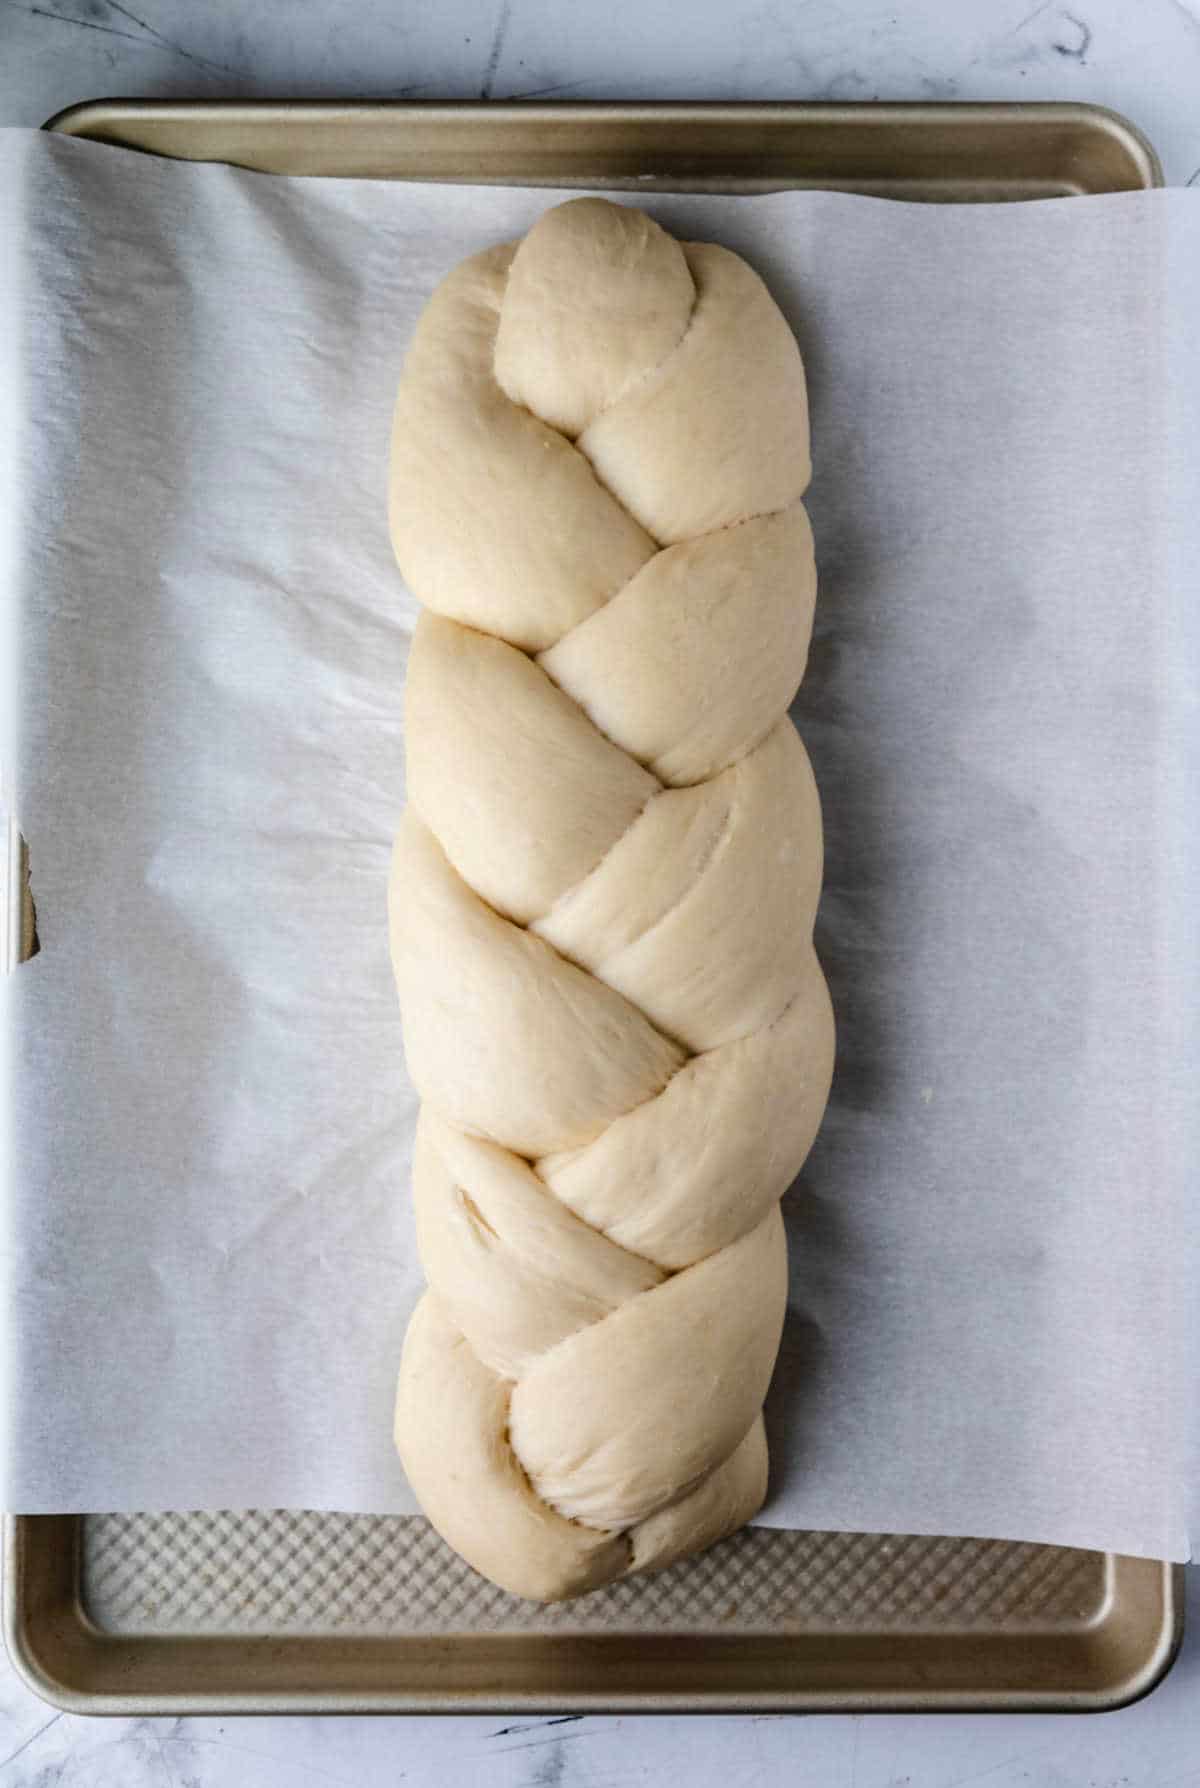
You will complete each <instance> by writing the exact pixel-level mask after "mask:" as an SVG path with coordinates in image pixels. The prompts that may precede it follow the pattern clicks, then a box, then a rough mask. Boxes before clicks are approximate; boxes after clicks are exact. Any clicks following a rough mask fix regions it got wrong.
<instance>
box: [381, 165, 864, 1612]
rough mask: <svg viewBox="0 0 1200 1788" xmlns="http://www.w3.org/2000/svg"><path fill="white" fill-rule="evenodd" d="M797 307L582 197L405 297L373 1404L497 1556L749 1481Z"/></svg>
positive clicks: (494, 1568) (452, 1520) (708, 1533)
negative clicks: (402, 1259)
mask: <svg viewBox="0 0 1200 1788" xmlns="http://www.w3.org/2000/svg"><path fill="white" fill-rule="evenodd" d="M808 480H809V447H808V412H807V403H806V397H805V386H804V372H803V367H802V365H801V361H800V355H799V352H798V350H797V347H796V343H795V341H794V339H793V337H792V335H791V332H790V331H789V329H788V327H787V325H786V323H785V322H784V320H783V318H782V316H781V315H780V313H779V311H778V310H777V308H776V306H775V304H774V303H773V301H772V299H771V297H770V294H769V293H768V292H767V290H766V288H765V286H764V285H763V283H762V281H761V280H760V279H759V278H758V276H757V274H755V273H754V272H753V271H752V269H751V268H749V267H748V266H747V265H746V264H745V263H744V262H743V261H741V260H739V259H738V258H737V257H736V256H735V255H732V254H730V253H728V252H727V251H726V250H724V249H721V248H719V247H716V246H715V245H712V244H708V243H686V244H684V243H678V242H676V241H675V240H674V239H673V238H672V237H670V236H668V235H667V234H666V233H665V232H664V231H662V230H661V229H659V227H658V226H657V225H656V224H654V223H653V222H651V221H650V219H648V218H647V217H646V216H644V215H643V214H642V213H641V212H639V211H637V210H635V209H633V208H632V207H628V206H620V205H615V204H610V203H607V202H605V201H602V200H595V199H582V200H576V201H572V202H571V203H569V204H566V205H562V206H559V207H557V208H556V209H554V210H552V211H549V212H547V213H546V214H545V215H544V216H543V217H542V218H541V220H540V221H539V222H538V223H537V224H536V225H535V226H534V228H533V229H532V230H531V231H530V233H529V234H528V236H526V237H525V238H524V240H523V241H522V242H520V243H517V244H506V245H503V246H501V247H498V248H493V249H488V250H486V251H484V252H483V253H482V254H479V255H477V256H475V257H473V258H472V259H471V260H469V261H466V262H465V263H463V265H461V266H460V267H458V268H456V269H455V271H454V272H453V273H452V274H451V275H450V276H449V277H448V278H447V279H446V280H444V281H443V283H442V285H441V286H440V287H439V288H438V290H437V291H436V292H435V293H434V295H433V297H432V298H431V300H430V302H429V304H428V306H427V308H426V310H425V312H424V314H423V316H422V319H421V322H420V324H419V325H418V328H417V331H416V334H415V337H414V340H413V342H412V345H411V347H410V349H409V353H408V358H407V361H406V363H405V368H404V374H403V377H402V380H401V386H400V392H399V398H398V401H397V406H396V418H395V429H394V434H393V447H392V468H391V484H390V516H391V526H392V536H393V541H394V544H395V548H396V554H397V558H398V561H399V564H400V567H401V569H402V571H403V573H404V575H405V577H406V578H407V579H408V581H409V584H410V586H411V588H412V589H413V591H414V593H415V594H416V595H417V597H418V598H419V600H420V601H421V602H422V604H423V605H424V610H425V612H424V613H423V615H422V618H421V621H420V623H419V625H418V627H417V631H416V636H415V638H414V642H413V649H412V655H411V659H410V669H409V678H408V687H407V694H406V704H407V706H406V729H407V738H408V753H409V809H408V812H407V813H406V815H405V818H404V821H403V824H402V826H401V828H400V832H399V836H398V838H397V842H396V849H395V852H394V856H393V871H392V877H391V883H390V887H389V911H390V922H391V938H392V959H393V964H394V967H395V972H396V980H397V985H398V988H399V992H400V998H401V1006H402V1012H403V1018H404V1034H405V1049H406V1054H407V1058H408V1063H409V1069H410V1072H411V1074H412V1077H413V1080H414V1083H415V1084H416V1086H417V1089H418V1091H419V1092H420V1094H421V1098H422V1102H423V1111H422V1119H421V1126H420V1131H419V1135H418V1140H417V1148H416V1154H415V1161H414V1196H415V1201H416V1215H417V1232H418V1241H419V1245H420V1250H421V1258H422V1262H423V1264H424V1267H425V1270H426V1275H427V1278H428V1281H429V1290H428V1292H427V1293H426V1295H425V1297H424V1298H423V1299H422V1301H421V1303H420V1305H419V1306H418V1309H417V1312H416V1314H415V1315H414V1317H413V1320H412V1323H411V1325H410V1327H409V1332H408V1336H407V1339H406V1341H405V1346H404V1354H403V1360H402V1363H401V1371H400V1383H399V1391H398V1396H397V1406H396V1441H397V1446H398V1448H399V1451H400V1454H401V1457H402V1460H403V1463H404V1466H405V1469H406V1471H407V1473H408V1476H409V1479H410V1481H411V1483H412V1485H413V1488H414V1490H415V1491H416V1494H417V1496H418V1497H419V1498H420V1501H421V1504H422V1506H423V1508H424V1509H425V1511H426V1513H427V1514H428V1515H429V1518H430V1519H431V1521H432V1522H433V1523H434V1525H435V1526H436V1527H437V1528H438V1530H439V1532H440V1533H441V1534H442V1535H443V1537H444V1538H445V1539H447V1540H448V1541H449V1543H450V1544H451V1545H452V1546H454V1547H455V1548H456V1549H457V1550H458V1551H459V1552H460V1553H461V1554H462V1555H463V1557H465V1558H466V1559H467V1560H468V1561H469V1562H470V1563H471V1564H472V1565H474V1566H475V1568H476V1569H477V1570H480V1571H482V1572H483V1573H484V1574H485V1575H487V1576H488V1577H490V1578H492V1580H493V1581H495V1582H496V1583H499V1584H501V1585H502V1586H503V1587H505V1588H507V1589H510V1590H512V1591H514V1592H515V1593H517V1594H520V1595H524V1596H529V1597H534V1598H538V1599H543V1600H551V1599H557V1598H561V1597H564V1596H569V1595H574V1594H578V1593H580V1592H582V1591H584V1590H587V1589H590V1588H594V1587H596V1586H598V1585H600V1584H603V1583H607V1582H610V1581H612V1580H613V1579H614V1578H615V1577H618V1576H622V1575H624V1574H625V1573H626V1572H628V1571H631V1570H632V1571H636V1570H647V1569H653V1568H657V1567H660V1566H662V1565H665V1564H668V1563H670V1562H671V1561H672V1560H674V1559H676V1558H678V1557H680V1556H682V1555H684V1554H686V1553H688V1552H692V1551H696V1550H698V1549H699V1548H701V1547H703V1546H706V1545H709V1544H711V1543H712V1542H713V1541H714V1540H717V1539H719V1538H721V1537H723V1536H724V1535H725V1534H728V1533H730V1532H732V1531H733V1530H734V1529H735V1528H737V1527H739V1526H741V1525H742V1524H743V1523H744V1522H745V1521H747V1520H749V1519H750V1517H751V1516H752V1515H753V1514H754V1513H755V1511H756V1510H757V1508H758V1507H759V1505H760V1504H761V1502H762V1499H763V1496H764V1495H765V1491H766V1480H767V1451H766V1439H765V1434H764V1430H763V1424H762V1414H761V1411H762V1403H763V1398H764V1396H765V1394H766V1390H767V1385H768V1382H769V1380H770V1376H771V1371H772V1368H773V1365H774V1361H775V1356H776V1353H777V1351H778V1347H779V1340H780V1334H781V1330H782V1325H783V1318H784V1310H785V1306H786V1295H787V1259H786V1244H785V1240H784V1231H783V1223H782V1220H781V1217H780V1213H779V1199H780V1197H781V1196H782V1194H783V1192H784V1191H785V1190H786V1188H787V1186H788V1184H789V1183H790V1181H791V1180H792V1178H793V1177H794V1176H795V1174H796V1172H797V1171H798V1169H799V1167H800V1165H801V1164H802V1162H803V1159H804V1157H805V1155H806V1154H807V1152H808V1149H809V1147H810V1146H811V1143H812V1141H813V1138H814V1136H815V1134H816V1130H817V1126H818V1125H819V1123H820V1120H821V1115H822V1112H823V1110H824V1105H825V1100H826V1096H827V1093H828V1088H829V1080H830V1075H831V1072H832V1060H833V1017H832V1012H831V1008H830V1004H829V997H828V993H827V991H826V987H825V982H824V978H823V976H822V974H821V970H820V967H819V964H818V962H817V959H816V955H815V953H814V951H813V946H812V928H813V921H814V918H815V913H816V906H817V900H818V897H819V894H820V885H821V867H822V842H821V812H820V803H819V800H818V796H817V790H816V785H815V783H814V780H813V775H812V770H811V767H810V765H809V762H808V757H807V755H806V753H805V751H804V747H803V745H802V744H801V742H800V739H799V736H798V735H797V733H796V732H795V729H794V728H793V726H792V724H791V722H790V720H789V719H788V718H787V707H788V704H789V702H790V700H791V697H792V695H793V694H794V692H795V689H796V686H797V684H798V683H799V681H800V679H801V677H802V676H803V672H804V664H805V658H806V655H807V650H808V640H809V634H810V631H811V625H812V613H813V604H814V600H815V595H816V572H815V567H814V561H813V548H812V535H811V531H810V529H809V525H808V520H807V517H806V515H805V512H804V507H803V503H802V501H801V499H802V497H803V493H804V490H805V488H806V486H807V484H808Z"/></svg>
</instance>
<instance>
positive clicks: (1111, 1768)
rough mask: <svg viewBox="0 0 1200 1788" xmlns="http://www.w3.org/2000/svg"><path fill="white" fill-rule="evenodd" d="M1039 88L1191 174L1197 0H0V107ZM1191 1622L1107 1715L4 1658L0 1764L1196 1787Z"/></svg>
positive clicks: (1199, 19) (166, 1783)
mask: <svg viewBox="0 0 1200 1788" xmlns="http://www.w3.org/2000/svg"><path fill="white" fill-rule="evenodd" d="M107 94H124V95H131V94H137V95H143V96H148V97H163V98H167V97H183V96H191V97H199V98H205V97H218V96H243V97H250V96H264V97H270V96H274V95H300V96H307V97H324V96H351V97H372V98H399V97H408V98H419V97H423V98H476V99H503V98H516V97H522V98H534V97H545V98H564V99H565V98H578V99H647V100H649V99H684V98H705V99H842V100H869V99H920V100H968V99H1022V100H1026V99H1055V100H1089V101H1094V102H1097V103H1099V104H1103V105H1107V106H1112V107H1114V108H1115V109H1116V110H1118V111H1120V112H1124V113H1125V114H1126V115H1127V116H1128V117H1130V118H1131V119H1132V120H1133V121H1134V122H1135V123H1137V124H1138V125H1140V126H1141V127H1142V129H1143V130H1144V131H1145V132H1146V133H1147V135H1148V136H1149V137H1150V140H1151V141H1152V142H1153V143H1154V145H1155V147H1156V148H1157V150H1158V152H1159V155H1160V157H1161V159H1162V162H1163V167H1164V170H1165V173H1166V178H1167V181H1168V182H1169V183H1170V184H1172V185H1187V184H1195V185H1200V0H1068V4H1060V0H1044V4H1041V5H1036V4H1032V3H1031V0H955V3H952V0H890V3H889V0H691V3H690V4H681V3H680V0H640V4H638V5H637V6H636V7H629V8H627V9H624V11H622V9H619V8H614V7H613V6H612V5H611V4H601V3H600V0H574V3H572V4H563V3H562V0H440V4H438V5H434V4H433V3H432V0H407V4H404V3H403V0H401V3H400V4H395V3H389V0H308V3H307V4H306V5H304V6H295V5H289V4H287V0H255V4H253V5H252V6H247V5H245V4H244V3H243V0H190V3H188V4H184V3H183V0H135V3H134V4H132V5H127V4H125V3H124V0H121V3H118V0H37V3H36V4H34V3H33V0H0V124H28V125H35V124H40V123H42V122H43V120H44V119H46V118H47V117H48V116H50V114H51V113H53V112H55V111H57V110H59V109H60V108H61V107H63V106H66V105H69V104H71V103H72V102H73V101H75V100H81V99H92V98H98V97H101V96H103V95H107ZM1188 1600H1189V1610H1190V1623H1191V1630H1192V1632H1193V1634H1194V1639H1193V1640H1192V1641H1185V1645H1184V1650H1183V1654H1182V1656H1181V1658H1180V1661H1179V1663H1178V1664H1177V1665H1176V1667H1175V1669H1174V1671H1173V1672H1172V1673H1171V1675H1170V1676H1169V1677H1168V1678H1167V1680H1166V1681H1165V1683H1164V1684H1163V1685H1162V1686H1161V1688H1159V1689H1158V1690H1157V1691H1156V1692H1155V1693H1154V1694H1152V1695H1151V1696H1150V1697H1149V1698H1148V1699H1147V1700H1145V1701H1143V1702H1140V1703H1139V1704H1138V1705H1137V1706H1135V1707H1132V1708H1128V1709H1125V1710H1123V1711H1122V1712H1120V1713H1117V1714H1111V1715H1107V1716H1104V1717H1101V1718H1097V1717H1094V1716H1066V1715H1064V1716H1049V1717H1045V1716H1043V1717H1029V1718H1026V1717H1014V1718H1004V1717H985V1716H966V1715H961V1716H959V1715H947V1716H937V1717H932V1718H904V1717H892V1716H875V1717H867V1718H852V1717H836V1718H826V1719H789V1718H786V1717H775V1716H764V1717H747V1718H716V1717H713V1718H707V1719H691V1720H689V1719H678V1718H663V1719H630V1718H617V1717H613V1718H607V1717H601V1716H596V1717H587V1718H582V1719H572V1720H567V1721H560V1722H555V1721H553V1720H549V1719H536V1718H530V1719H504V1718H501V1717H496V1718H445V1719H417V1718H414V1719H398V1718H397V1719H392V1718H384V1719H372V1720H367V1719H362V1720H351V1719H329V1720H318V1719H306V1718H295V1719H282V1718H274V1719H271V1718H264V1719H247V1720H228V1719H157V1720H149V1719H143V1720H114V1721H99V1720H91V1719H85V1718H81V1717H78V1716H75V1715H70V1714H57V1713H55V1712H54V1710H53V1709H51V1708H48V1707H46V1706H45V1705H44V1704H43V1703H42V1702H40V1701H38V1700H37V1699H36V1698H35V1697H34V1696H33V1695H32V1694H30V1693H29V1692H28V1690H26V1688H25V1687H24V1685H23V1684H22V1683H21V1682H20V1681H19V1679H18V1678H17V1677H16V1676H15V1674H14V1673H13V1672H12V1671H11V1669H10V1668H9V1667H8V1665H7V1663H6V1662H3V1661H0V1784H2V1785H3V1788H9V1785H11V1788H52V1785H59V1788H151V1785H154V1788H302V1785H309V1788H315V1785H318V1784H326V1783H344V1784H352V1785H353V1788H393V1785H394V1784H397V1783H400V1782H407V1783H410V1784H412V1785H413V1788H425V1784H429V1785H430V1788H433V1785H434V1784H436V1785H437V1788H456V1785H457V1784H464V1785H465V1784H467V1783H471V1782H474V1781H475V1780H477V1779H485V1780H487V1782H488V1783H489V1784H494V1785H495V1788H508V1785H514V1788H516V1785H521V1788H524V1785H526V1784H528V1785H530V1788H534V1785H536V1788H591V1785H592V1784H595V1788H633V1784H637V1783H642V1782H645V1783H651V1782H655V1781H658V1780H662V1779H667V1780H670V1779H675V1780H684V1781H687V1782H688V1783H689V1784H692V1785H694V1788H709V1785H710V1784H711V1785H713V1788H715V1785H716V1784H721V1788H743V1785H744V1788H751V1785H755V1784H770V1783H774V1782H780V1783H783V1782H787V1783H789V1784H796V1785H797V1788H800V1785H802V1784H808V1783H811V1784H813V1785H814V1788H842V1785H845V1788H963V1785H964V1784H966V1783H975V1782H977V1781H986V1783H987V1784H988V1788H1018V1784H1020V1785H1022V1788H1031V1785H1032V1788H1042V1785H1044V1788H1186V1785H1187V1784H1195V1785H1196V1788H1200V1571H1191V1572H1189V1576H1188Z"/></svg>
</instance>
